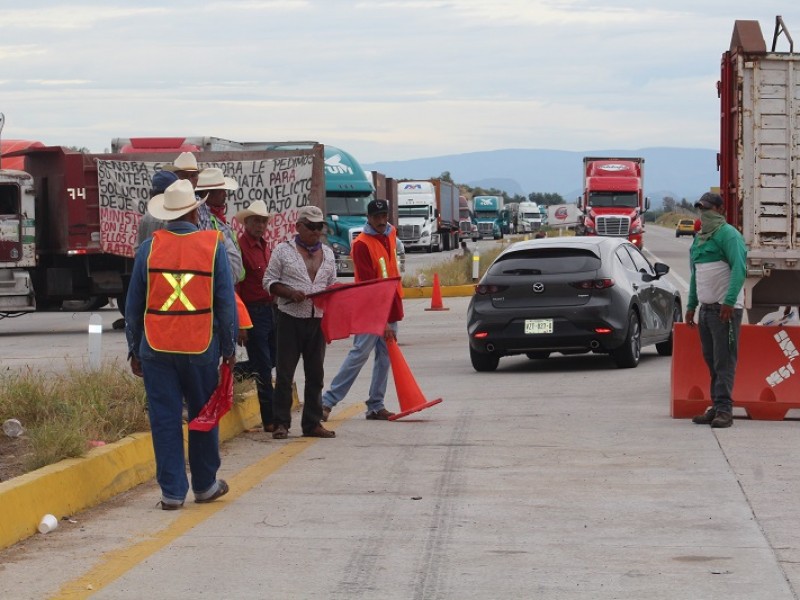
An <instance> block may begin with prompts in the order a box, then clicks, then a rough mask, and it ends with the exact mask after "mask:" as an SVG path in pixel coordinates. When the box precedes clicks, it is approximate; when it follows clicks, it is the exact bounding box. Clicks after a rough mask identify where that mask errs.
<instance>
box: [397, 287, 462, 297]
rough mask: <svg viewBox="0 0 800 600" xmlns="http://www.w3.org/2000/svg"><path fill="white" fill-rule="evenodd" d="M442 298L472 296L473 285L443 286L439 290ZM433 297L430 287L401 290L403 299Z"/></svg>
mask: <svg viewBox="0 0 800 600" xmlns="http://www.w3.org/2000/svg"><path fill="white" fill-rule="evenodd" d="M439 289H440V290H441V292H442V298H454V297H456V296H472V295H473V294H474V293H475V285H445V286H442V287H440V288H439ZM432 295H433V288H432V287H412V288H403V297H404V298H406V299H408V298H430V297H431V296H432Z"/></svg>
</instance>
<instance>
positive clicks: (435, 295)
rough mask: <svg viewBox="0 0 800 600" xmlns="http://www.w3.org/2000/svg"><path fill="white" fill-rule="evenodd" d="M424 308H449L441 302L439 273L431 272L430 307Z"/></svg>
mask: <svg viewBox="0 0 800 600" xmlns="http://www.w3.org/2000/svg"><path fill="white" fill-rule="evenodd" d="M425 310H450V309H449V308H445V307H444V304H443V303H442V288H441V286H440V285H439V274H438V273H434V274H433V291H432V292H431V307H430V308H426V309H425Z"/></svg>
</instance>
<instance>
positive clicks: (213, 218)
mask: <svg viewBox="0 0 800 600" xmlns="http://www.w3.org/2000/svg"><path fill="white" fill-rule="evenodd" d="M238 189H239V184H238V183H236V180H235V179H231V178H230V177H225V175H224V174H223V172H222V169H218V168H216V167H209V168H207V169H203V170H202V171H200V175H199V177H198V178H197V185H195V188H194V190H195V193H197V194H198V195H199V196H200V197H201V198H203V200H204V201H205V205H206V207H207V210H208V216H209V221H208V225H207V226H206V225H205V224H204V223H200V229H216V230H217V231H219V232H221V233H222V235H223V241H224V243H225V252H226V253H227V255H228V262H230V265H231V273H232V275H233V283H234V285H235V284H236V283H238V282H239V281H241V280H242V278H243V277H244V269H243V267H242V252H241V250H240V249H239V244H238V242H237V240H236V234H235V233H234V231H233V229H231V226H230V225H228V220H227V219H226V217H225V212H226V206H225V202H226V200H227V198H228V192H229V191H234V190H238Z"/></svg>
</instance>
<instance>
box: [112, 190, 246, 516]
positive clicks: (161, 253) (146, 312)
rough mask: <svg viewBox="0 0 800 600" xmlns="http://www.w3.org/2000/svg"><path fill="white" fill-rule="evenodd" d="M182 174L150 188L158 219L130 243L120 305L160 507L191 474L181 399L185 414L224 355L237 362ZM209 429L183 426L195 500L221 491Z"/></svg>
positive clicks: (224, 293)
mask: <svg viewBox="0 0 800 600" xmlns="http://www.w3.org/2000/svg"><path fill="white" fill-rule="evenodd" d="M201 204H202V201H199V200H197V199H196V198H195V195H194V189H193V188H192V185H191V183H190V182H189V181H185V180H180V181H176V182H175V183H173V184H172V185H170V186H169V187H168V188H167V189H166V190H165V192H164V193H163V194H159V195H157V196H154V197H153V198H152V199H151V200H150V203H149V204H148V206H147V210H148V211H149V212H150V214H152V215H153V216H154V217H156V218H157V219H161V220H163V221H166V222H167V224H166V229H161V230H158V231H156V232H155V233H154V234H153V237H152V238H151V239H148V240H145V241H144V242H143V243H142V245H141V246H140V247H139V249H138V250H137V251H136V258H135V260H134V263H133V270H132V272H131V282H130V286H129V288H128V296H127V300H126V304H125V331H126V336H127V339H128V351H129V357H130V360H131V371H133V373H134V374H135V375H138V376H141V377H143V378H144V387H145V391H146V393H147V407H148V416H149V418H150V429H151V432H152V439H153V449H154V450H155V457H156V480H157V481H158V484H159V486H160V487H161V507H162V508H163V509H164V510H177V509H179V508H180V507H181V506H183V503H184V500H185V498H186V495H187V493H188V491H189V487H190V482H189V479H188V478H187V476H186V461H185V457H184V451H183V402H184V400H185V401H186V405H187V408H188V413H189V414H188V417H189V420H191V419H194V418H195V417H196V416H197V415H198V414H199V413H200V411H201V410H202V408H203V406H205V404H206V403H207V402H208V400H209V398H210V397H211V395H212V393H213V392H214V389H215V388H216V387H217V381H218V380H219V365H220V358H222V359H223V360H224V361H225V363H227V364H228V366H230V367H233V365H234V364H235V362H236V337H237V333H238V323H237V317H236V302H235V299H234V293H233V278H232V277H231V271H230V265H229V264H228V260H227V257H226V255H225V248H224V246H223V244H222V242H221V241H220V236H219V233H218V232H216V231H198V229H197V218H198V217H197V207H198V206H200V205H201ZM219 467H220V456H219V442H218V434H217V428H216V427H215V428H214V429H212V430H211V431H207V432H206V431H195V430H190V431H189V469H190V471H191V488H192V490H193V491H194V498H195V502H211V501H213V500H216V499H217V498H219V497H220V496H222V495H224V494H225V493H227V491H228V484H227V483H225V481H224V480H222V479H217V471H218V469H219Z"/></svg>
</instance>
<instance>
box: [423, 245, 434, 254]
mask: <svg viewBox="0 0 800 600" xmlns="http://www.w3.org/2000/svg"><path fill="white" fill-rule="evenodd" d="M425 252H427V253H428V254H430V253H431V252H433V244H431V245H430V246H428V247H427V248H425Z"/></svg>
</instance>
